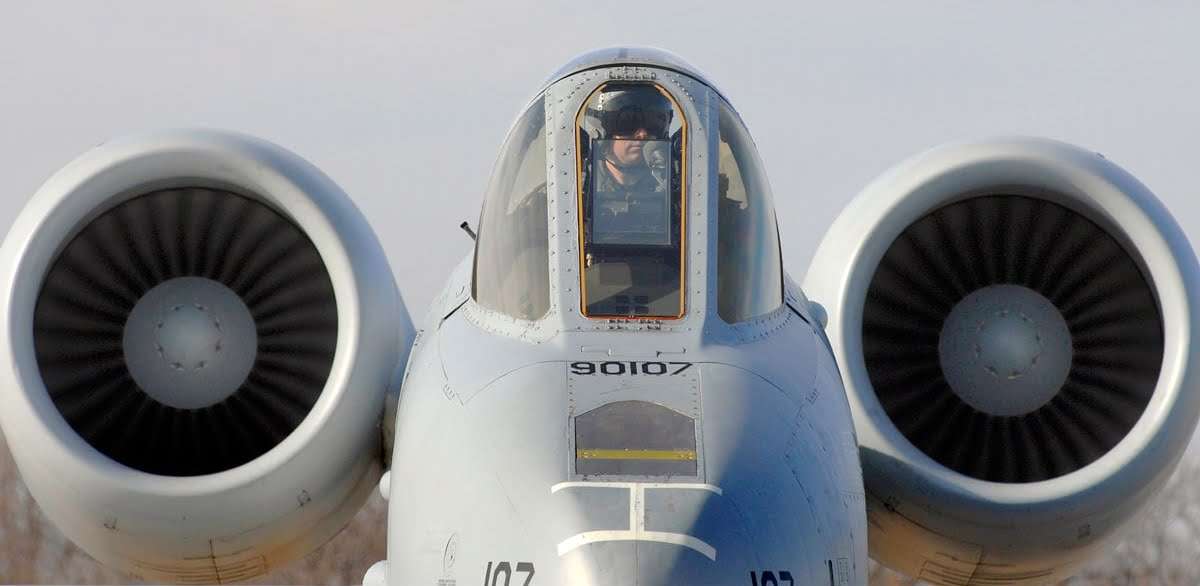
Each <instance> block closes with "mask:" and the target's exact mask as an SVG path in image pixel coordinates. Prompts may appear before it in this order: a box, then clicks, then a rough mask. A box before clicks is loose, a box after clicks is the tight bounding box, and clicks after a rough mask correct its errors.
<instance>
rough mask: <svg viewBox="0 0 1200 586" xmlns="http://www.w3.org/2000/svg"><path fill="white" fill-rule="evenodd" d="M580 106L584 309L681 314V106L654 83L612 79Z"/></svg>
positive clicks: (604, 313) (593, 313)
mask: <svg viewBox="0 0 1200 586" xmlns="http://www.w3.org/2000/svg"><path fill="white" fill-rule="evenodd" d="M581 114H582V115H581V116H580V117H579V119H578V141H577V143H576V148H577V149H578V153H579V155H578V158H579V165H580V166H579V200H578V203H579V210H580V218H581V219H580V224H581V232H580V233H581V234H582V242H581V247H580V249H581V251H582V258H581V260H582V266H581V273H582V274H583V283H582V289H583V305H582V307H583V312H584V315H587V316H588V317H630V318H642V317H656V318H671V319H673V318H679V317H682V316H683V312H684V296H683V280H684V279H683V267H684V258H683V257H684V254H685V253H684V243H683V230H682V227H683V217H682V216H683V206H684V201H683V199H684V198H683V182H684V177H685V172H684V167H685V157H684V151H685V149H684V141H685V136H686V134H685V131H686V128H687V121H686V119H685V117H684V115H683V112H682V110H681V109H680V108H679V106H678V105H677V104H676V103H675V102H674V98H672V97H671V96H670V95H669V94H668V93H667V92H666V90H664V89H663V88H661V87H659V86H658V85H654V84H649V83H632V82H631V83H626V82H616V83H607V84H604V85H602V86H600V87H599V88H597V89H596V90H595V91H594V92H593V93H592V95H591V96H590V97H589V98H588V100H587V101H586V102H585V103H584V106H583V109H582V110H581Z"/></svg>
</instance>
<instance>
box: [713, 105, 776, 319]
mask: <svg viewBox="0 0 1200 586" xmlns="http://www.w3.org/2000/svg"><path fill="white" fill-rule="evenodd" d="M720 107H721V114H720V116H721V118H720V133H721V140H720V145H719V147H718V148H719V156H720V160H719V164H718V168H719V172H720V176H719V189H720V192H719V193H718V200H717V224H718V228H717V309H718V313H719V314H720V316H721V319H723V320H725V321H726V322H727V323H737V322H741V321H745V320H747V319H750V318H752V317H756V316H760V315H763V314H766V313H770V312H771V311H773V310H775V309H776V308H778V307H779V306H780V305H782V304H783V265H782V262H781V260H780V253H779V230H778V228H777V227H776V224H775V208H774V206H773V205H772V203H771V186H770V185H768V184H767V176H766V173H764V172H763V168H762V163H761V162H760V161H759V160H758V150H757V149H756V148H755V147H754V142H753V141H752V140H751V139H750V133H749V132H747V131H746V127H745V126H743V125H742V121H741V120H740V119H739V118H738V116H737V114H735V113H734V112H733V110H732V109H731V108H730V107H729V105H728V104H726V103H725V102H723V101H722V102H721V106H720Z"/></svg>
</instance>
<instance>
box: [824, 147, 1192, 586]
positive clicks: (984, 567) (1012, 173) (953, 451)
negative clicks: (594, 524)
mask: <svg viewBox="0 0 1200 586" xmlns="http://www.w3.org/2000/svg"><path fill="white" fill-rule="evenodd" d="M1198 275H1200V271H1198V269H1197V263H1196V258H1195V255H1194V254H1193V252H1192V249H1191V247H1190V246H1189V244H1188V241H1187V238H1186V237H1185V236H1184V234H1183V232H1182V231H1181V230H1180V228H1179V226H1178V225H1177V224H1176V223H1175V221H1174V220H1173V219H1172V218H1171V216H1170V214H1168V212H1167V211H1166V209H1165V208H1164V207H1163V206H1162V204H1160V203H1159V201H1158V200H1157V199H1155V197H1154V196H1153V195H1152V194H1151V193H1150V191H1149V190H1147V189H1146V188H1145V187H1144V186H1143V185H1142V184H1141V183H1139V182H1138V181H1137V180H1136V179H1134V178H1133V177H1132V176H1130V175H1129V174H1128V173H1126V172H1125V171H1123V170H1121V169H1120V168H1118V167H1117V166H1116V165H1113V164H1112V163H1110V162H1108V161H1107V160H1105V159H1104V158H1103V157H1101V156H1100V155H1097V154H1095V153H1091V152H1086V151H1083V150H1080V149H1077V148H1075V147H1071V146H1069V145H1065V144H1062V143H1057V142H1053V141H1048V140H1038V139H1000V140H992V141H986V142H977V143H967V144H957V145H950V146H946V147H941V148H938V149H935V150H932V151H929V152H927V153H924V154H922V155H919V156H917V157H915V158H913V159H911V160H909V161H907V162H905V163H903V164H901V165H899V166H898V167H896V168H894V169H893V170H891V171H889V172H888V173H886V174H884V175H883V176H882V177H880V178H879V179H878V180H876V181H875V182H874V183H872V184H871V185H870V186H868V187H867V188H866V189H865V190H864V191H863V192H862V193H861V194H860V195H859V197H858V198H856V199H855V200H854V201H853V202H852V203H851V204H850V205H849V207H847V209H846V210H845V211H844V212H843V213H842V214H841V216H840V217H839V218H838V219H837V220H836V221H835V222H834V224H833V226H832V227H831V228H830V230H829V232H828V234H827V235H826V236H825V239H824V240H823V241H822V243H821V245H820V247H819V249H818V251H817V253H816V256H815V259H814V261H813V263H812V267H811V268H810V269H809V272H808V275H807V279H806V281H805V284H804V285H805V291H806V292H807V294H808V296H809V297H810V298H811V299H812V300H814V301H815V302H817V303H819V304H821V305H822V306H824V309H825V312H826V314H827V315H828V316H829V322H828V326H827V333H828V336H829V340H830V343H831V346H832V348H833V350H834V352H835V354H836V356H837V359H838V363H839V364H840V366H841V370H842V376H843V379H844V381H845V384H846V391H847V394H848V396H849V401H850V406H851V409H852V412H853V415H854V419H855V427H856V429H857V432H858V439H859V443H860V448H861V450H860V451H861V457H862V465H863V475H864V482H865V484H866V490H867V495H868V520H869V523H868V525H869V527H870V535H869V543H870V552H871V555H872V557H874V558H875V559H876V560H878V561H880V562H882V563H884V564H885V565H888V566H890V567H892V568H894V569H897V570H900V571H902V572H905V573H906V574H909V575H911V576H914V577H918V578H921V579H924V580H926V581H929V582H932V583H935V584H956V585H965V584H1001V583H1003V584H1051V583H1057V582H1058V581H1060V580H1063V579H1065V578H1066V577H1068V576H1069V575H1070V574H1071V573H1072V572H1073V571H1074V570H1077V569H1078V567H1079V565H1080V564H1081V563H1082V562H1083V560H1084V559H1085V558H1086V557H1087V556H1088V555H1089V554H1091V553H1093V552H1095V550H1096V549H1097V548H1098V547H1099V546H1101V545H1102V544H1103V543H1104V542H1105V540H1106V538H1108V537H1110V536H1112V535H1113V533H1114V532H1115V531H1116V530H1117V528H1118V527H1119V526H1120V525H1121V524H1122V523H1124V522H1125V521H1127V520H1128V519H1130V518H1131V516H1132V515H1133V514H1134V513H1135V512H1136V511H1137V510H1138V509H1139V508H1140V507H1141V506H1142V505H1144V504H1145V503H1146V502H1147V501H1148V499H1150V497H1151V496H1152V495H1154V494H1155V493H1156V491H1157V490H1158V489H1159V488H1160V487H1161V486H1162V484H1163V482H1164V481H1165V480H1166V479H1167V477H1168V475H1169V474H1170V473H1171V471H1172V470H1173V469H1174V467H1175V464H1176V463H1177V462H1178V460H1179V458H1180V456H1181V455H1182V453H1183V451H1184V449H1185V447H1186V446H1187V444H1188V442H1189V440H1190V438H1191V437H1192V432H1193V430H1194V428H1195V425H1196V420H1197V414H1198V410H1200V394H1198V393H1197V391H1198V389H1197V382H1198V381H1197V378H1196V377H1197V366H1198V363H1197V357H1198V354H1197V350H1196V349H1194V347H1193V344H1192V342H1191V340H1192V338H1193V337H1195V336H1196V335H1197V333H1200V329H1198V327H1200V316H1198V311H1200V305H1197V300H1198V299H1200V298H1198V297H1197V295H1198V294H1200V281H1198Z"/></svg>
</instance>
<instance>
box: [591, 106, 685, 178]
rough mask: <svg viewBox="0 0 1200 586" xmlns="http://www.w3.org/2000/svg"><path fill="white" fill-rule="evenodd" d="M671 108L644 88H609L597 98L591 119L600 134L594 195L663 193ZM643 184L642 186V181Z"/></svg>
mask: <svg viewBox="0 0 1200 586" xmlns="http://www.w3.org/2000/svg"><path fill="white" fill-rule="evenodd" d="M672 114H673V109H672V107H671V103H670V101H669V100H668V99H667V97H666V96H664V95H662V93H660V92H659V91H657V90H656V89H653V88H650V87H647V86H631V87H628V88H620V89H610V90H609V91H605V92H603V93H601V94H600V95H599V96H597V97H596V104H595V109H594V112H593V115H594V116H595V117H596V118H597V119H598V122H599V127H600V130H601V133H602V136H601V137H600V138H603V139H606V140H605V141H603V142H601V143H600V149H601V152H600V153H598V154H599V155H600V157H599V158H600V159H601V161H602V164H600V165H597V167H599V168H598V169H596V170H595V171H596V190H597V191H598V192H612V191H629V190H632V189H633V188H634V187H638V188H640V189H641V190H649V191H657V192H662V191H666V189H667V185H666V181H667V176H666V167H667V157H668V153H667V152H665V149H664V148H663V146H665V144H666V142H665V141H669V140H670V135H669V131H670V125H671V117H672ZM644 181H645V182H647V183H643V182H644Z"/></svg>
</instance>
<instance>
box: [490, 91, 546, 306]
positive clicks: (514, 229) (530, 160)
mask: <svg viewBox="0 0 1200 586" xmlns="http://www.w3.org/2000/svg"><path fill="white" fill-rule="evenodd" d="M545 119H546V114H545V109H544V103H543V100H542V99H541V98H539V99H538V101H537V102H535V103H534V104H533V105H532V106H530V107H529V109H528V110H526V111H525V113H524V114H522V115H521V119H520V120H518V121H517V124H516V126H515V127H513V129H512V132H510V133H509V135H508V138H507V139H506V140H505V142H504V146H503V147H502V148H501V149H500V157H499V159H498V160H497V161H496V167H495V168H494V169H493V171H492V180H491V183H490V184H489V186H488V191H487V195H486V196H485V198H484V201H483V213H482V215H481V217H480V219H479V230H478V234H477V238H476V241H475V278H474V284H473V290H472V294H473V296H474V298H475V301H476V302H478V303H479V304H480V305H482V306H484V307H487V308H490V309H494V310H496V311H499V312H502V313H504V314H507V315H510V316H512V317H515V318H518V319H525V320H536V319H539V318H541V317H542V316H544V315H545V314H546V312H547V311H549V309H550V258H549V247H548V239H549V234H548V233H549V219H548V217H547V215H546V129H545Z"/></svg>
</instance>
